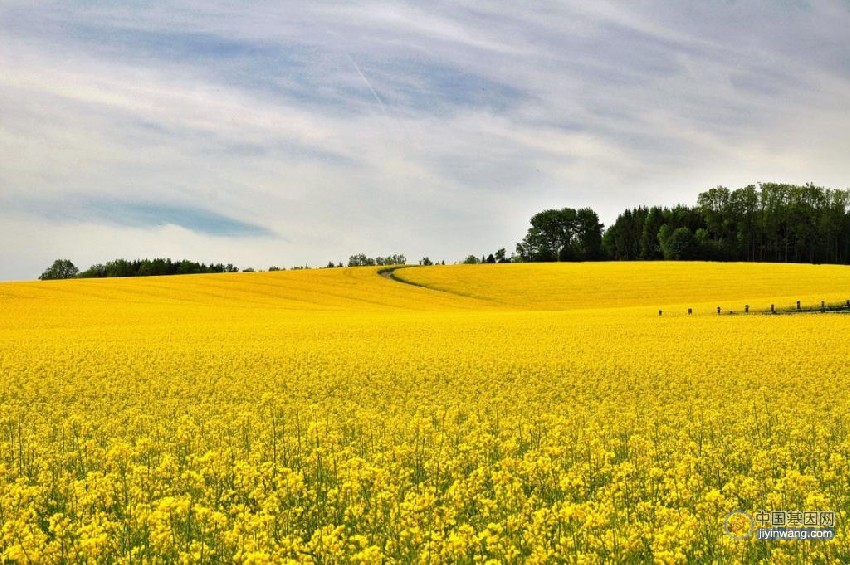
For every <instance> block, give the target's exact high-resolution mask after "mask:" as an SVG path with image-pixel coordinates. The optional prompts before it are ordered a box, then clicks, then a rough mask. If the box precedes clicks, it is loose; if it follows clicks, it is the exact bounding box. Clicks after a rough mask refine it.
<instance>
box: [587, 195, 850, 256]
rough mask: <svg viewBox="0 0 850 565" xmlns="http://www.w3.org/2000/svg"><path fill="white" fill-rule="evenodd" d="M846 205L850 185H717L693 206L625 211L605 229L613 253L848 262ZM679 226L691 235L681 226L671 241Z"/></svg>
mask: <svg viewBox="0 0 850 565" xmlns="http://www.w3.org/2000/svg"><path fill="white" fill-rule="evenodd" d="M848 209H850V191H848V190H835V189H828V188H822V187H817V186H814V185H812V184H807V185H804V186H796V185H785V184H775V183H764V184H759V185H758V186H755V185H749V186H746V187H743V188H739V189H736V190H729V189H727V188H725V187H722V186H718V187H716V188H712V189H710V190H707V191H705V192H703V193H702V194H700V195H699V197H698V199H697V205H696V206H695V207H692V208H691V207H687V206H677V207H675V208H673V209H669V208H658V207H653V208H649V209H647V208H636V209H632V210H625V211H624V212H623V213H622V214H620V216H618V217H617V220H616V221H615V222H614V224H613V225H612V226H611V227H610V228H609V229H608V230H607V231H606V232H605V234H604V235H603V238H602V247H603V251H604V254H605V256H606V257H607V258H609V259H612V260H627V261H628V260H635V259H643V260H652V259H659V258H662V257H663V258H666V259H671V258H682V259H707V260H715V261H759V262H809V263H844V264H846V263H850V213H848ZM664 226H666V227H667V229H666V230H664V229H663V228H664ZM680 228H686V229H687V230H689V231H690V232H691V234H690V235H687V234H686V232H685V231H680V232H679V233H678V234H676V236H675V238H674V239H672V240H671V238H672V237H673V235H674V233H675V232H676V231H677V230H679V229H680ZM665 242H666V247H665Z"/></svg>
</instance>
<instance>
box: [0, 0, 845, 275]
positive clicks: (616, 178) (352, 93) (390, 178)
mask: <svg viewBox="0 0 850 565" xmlns="http://www.w3.org/2000/svg"><path fill="white" fill-rule="evenodd" d="M756 23H757V25H756ZM848 26H850V9H848V7H847V5H846V3H840V2H830V1H823V2H804V3H797V4H794V3H783V4H777V3H773V2H753V3H734V4H729V3H720V2H706V3H690V4H683V5H671V4H669V3H666V2H648V3H646V2H644V3H639V4H634V3H626V4H624V3H607V2H603V3H591V4H588V3H586V2H568V3H562V2H557V3H550V2H539V3H532V4H529V5H527V6H523V7H522V8H521V9H520V8H518V7H517V5H516V4H515V3H508V2H488V3H482V4H478V5H471V4H465V5H463V6H459V5H457V3H448V2H435V3H431V4H429V5H428V6H427V7H426V6H424V5H422V4H421V3H415V2H366V3H357V4H351V3H347V2H344V3H343V2H339V3H312V4H304V3H300V2H299V3H296V2H283V3H281V2H276V1H275V2H273V1H271V0H269V1H266V2H258V3H252V5H251V7H250V8H244V7H242V6H241V5H234V4H232V3H224V2H209V1H204V2H201V1H200V0H182V1H174V2H157V1H154V2H146V3H145V4H144V6H141V5H139V4H135V3H114V2H106V1H95V2H87V3H85V4H80V3H58V2H56V3H43V4H32V3H29V2H15V1H9V2H6V3H4V5H3V7H0V152H2V154H3V155H4V159H3V160H2V161H0V239H2V240H3V241H18V242H19V244H16V245H8V246H3V247H0V279H2V278H21V277H33V276H35V275H37V274H38V272H39V271H40V269H41V268H43V265H42V263H44V262H45V261H46V260H48V259H49V258H51V257H52V256H53V255H57V256H58V255H59V254H60V251H64V252H65V254H71V253H70V251H74V253H73V254H71V255H73V256H72V257H71V258H72V259H73V260H75V261H77V262H78V263H79V264H80V265H81V266H86V265H88V264H89V263H92V262H95V261H103V260H108V259H111V258H114V257H117V256H134V257H135V256H152V255H164V254H167V253H168V254H171V255H180V256H189V255H192V254H193V253H197V254H198V259H203V260H218V257H216V256H215V255H216V253H223V252H224V251H227V253H229V255H228V256H227V257H221V260H225V261H232V262H234V263H237V264H242V265H248V264H253V265H254V266H256V267H260V266H263V260H262V259H263V255H262V253H269V254H272V255H274V256H275V257H274V259H273V258H272V257H269V259H268V261H266V262H268V263H270V264H271V263H278V264H279V263H283V264H303V263H305V262H306V263H312V264H320V263H324V262H326V261H327V260H328V259H335V260H341V259H342V260H344V259H345V257H347V255H349V254H351V253H355V252H358V251H365V252H367V253H373V254H383V253H390V252H404V253H407V255H408V256H409V257H417V256H421V255H425V254H428V255H430V256H432V258H445V259H447V260H456V259H459V258H461V257H463V256H465V255H466V254H467V253H469V252H476V253H478V252H482V251H488V250H491V248H495V247H500V246H507V247H509V248H510V247H511V246H512V243H513V242H515V241H517V240H518V239H519V238H520V237H521V236H522V234H523V231H524V227H525V224H526V222H527V220H528V217H529V216H530V215H531V214H532V213H533V212H535V211H537V210H539V209H540V208H541V207H546V206H585V205H591V206H593V207H594V208H596V209H597V210H598V211H600V212H601V213H602V215H603V220H604V221H606V222H610V221H612V220H613V219H614V217H615V216H616V214H617V213H618V212H619V211H620V210H621V209H622V208H624V207H627V206H634V205H638V204H647V203H661V204H673V203H677V202H693V201H694V199H695V197H696V194H697V192H699V191H700V190H703V189H705V188H708V187H710V186H713V185H715V184H718V183H722V184H727V185H731V186H738V185H743V184H748V183H750V182H754V181H759V180H772V179H778V180H788V181H791V182H805V181H814V182H817V183H820V184H825V185H831V186H846V185H847V184H848V183H847V181H846V180H845V179H847V178H848V174H850V163H848V162H847V160H846V158H845V156H844V152H845V151H844V149H845V148H846V147H847V146H848V144H849V143H850V133H848V132H850V127H848V126H850V112H848V106H850V88H848V87H850V84H848V82H850V56H848V55H847V50H846V41H845V38H846V29H848ZM104 202H106V203H111V205H112V206H113V209H112V211H113V212H115V213H116V214H117V213H123V214H125V215H126V216H128V218H129V220H131V221H130V224H131V225H126V226H124V227H120V226H116V225H115V222H114V221H105V220H104V219H103V218H102V215H101V216H99V215H98V214H97V213H95V212H97V210H96V208H97V206H98V205H97V203H104ZM139 206H142V208H143V209H142V212H139V210H140V208H139ZM144 206H149V207H150V206H159V208H158V209H157V210H158V212H157V211H156V210H154V208H144ZM63 208H64V209H67V210H68V211H69V213H68V214H66V216H67V217H66V221H65V222H63V223H59V222H57V211H61V210H62V209H63ZM122 210H123V212H121V211H122ZM144 210H147V211H144ZM70 211H73V212H74V214H70ZM101 212H102V210H101ZM174 214H178V216H177V217H175V216H173V215H174ZM180 214H182V216H180ZM193 214H195V216H193ZM134 215H135V216H134ZM157 215H158V216H159V217H161V218H162V219H163V220H164V221H162V222H156V221H153V220H152V218H153V217H154V216H157ZM134 217H135V220H133V218H134ZM199 218H201V219H200V220H199ZM169 219H170V221H168V220H169ZM216 219H218V221H219V223H220V224H221V225H222V226H227V225H230V227H231V228H233V229H230V230H221V231H222V232H223V233H215V232H212V231H210V229H207V228H208V227H209V222H213V223H215V220H216ZM142 220H144V221H142ZM208 220H209V221H208ZM228 222H231V224H228ZM169 226H171V227H169ZM175 226H176V227H175ZM181 226H182V227H181ZM238 227H241V228H242V229H241V230H240V229H237V228H238ZM71 228H73V229H71ZM21 233H26V234H28V236H27V237H24V238H21V236H20V234H21ZM34 233H38V234H39V235H38V237H35V236H34V235H33V234H34ZM224 236H227V237H224ZM181 242H182V243H181ZM180 245H185V248H186V251H185V252H184V253H178V252H175V250H177V251H179V248H180ZM48 262H49V261H48Z"/></svg>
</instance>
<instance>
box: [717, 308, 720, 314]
mask: <svg viewBox="0 0 850 565" xmlns="http://www.w3.org/2000/svg"><path fill="white" fill-rule="evenodd" d="M717 315H718V316H719V315H720V306H718V307H717Z"/></svg>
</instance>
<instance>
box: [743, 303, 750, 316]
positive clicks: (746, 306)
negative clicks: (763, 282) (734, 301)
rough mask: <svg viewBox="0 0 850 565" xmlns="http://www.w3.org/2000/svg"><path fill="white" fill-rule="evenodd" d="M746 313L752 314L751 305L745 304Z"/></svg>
mask: <svg viewBox="0 0 850 565" xmlns="http://www.w3.org/2000/svg"><path fill="white" fill-rule="evenodd" d="M744 312H745V313H747V314H749V313H750V305H749V304H744Z"/></svg>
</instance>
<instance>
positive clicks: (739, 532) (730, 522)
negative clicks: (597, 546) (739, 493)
mask: <svg viewBox="0 0 850 565" xmlns="http://www.w3.org/2000/svg"><path fill="white" fill-rule="evenodd" d="M754 529H755V522H754V521H753V517H752V516H750V515H749V514H747V513H746V512H744V511H743V510H735V511H733V512H730V513H729V515H728V516H726V520H725V521H724V522H723V530H724V531H725V532H726V535H727V536H729V537H730V538H732V539H734V540H745V539H747V538H749V537H750V536H751V535H753V530H754Z"/></svg>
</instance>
